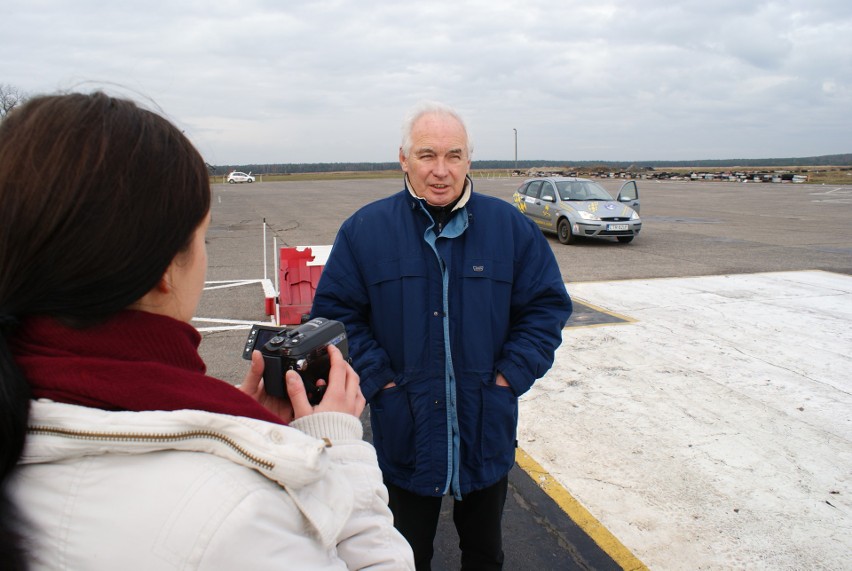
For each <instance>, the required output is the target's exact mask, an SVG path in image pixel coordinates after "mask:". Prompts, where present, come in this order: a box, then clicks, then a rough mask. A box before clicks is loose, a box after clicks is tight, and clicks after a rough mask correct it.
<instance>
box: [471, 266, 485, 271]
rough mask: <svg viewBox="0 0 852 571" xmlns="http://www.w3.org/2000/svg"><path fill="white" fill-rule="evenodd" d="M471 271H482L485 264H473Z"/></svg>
mask: <svg viewBox="0 0 852 571" xmlns="http://www.w3.org/2000/svg"><path fill="white" fill-rule="evenodd" d="M473 271H474V272H484V271H485V266H473Z"/></svg>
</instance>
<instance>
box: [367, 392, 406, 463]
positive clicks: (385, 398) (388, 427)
mask: <svg viewBox="0 0 852 571" xmlns="http://www.w3.org/2000/svg"><path fill="white" fill-rule="evenodd" d="M370 417H371V419H372V423H373V444H374V445H375V447H376V450H377V451H378V453H379V454H380V455H381V456H383V457H384V460H385V461H386V462H388V463H390V464H392V465H393V466H395V467H398V468H409V469H411V468H414V458H415V451H414V415H413V414H412V412H411V406H410V405H409V402H408V394H407V393H406V390H405V387H401V386H399V385H397V386H395V387H391V388H389V389H382V390H380V391H379V392H378V393H376V396H375V397H374V398H373V402H372V404H371V405H370Z"/></svg>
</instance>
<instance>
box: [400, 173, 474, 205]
mask: <svg viewBox="0 0 852 571" xmlns="http://www.w3.org/2000/svg"><path fill="white" fill-rule="evenodd" d="M464 179H465V180H464V189H463V190H462V195H461V198H460V199H459V201H458V202H456V205H455V206H454V207H453V212H455V211H456V210H460V209H462V208H464V207H465V205H466V204H467V203H468V201H469V200H470V196H471V194H473V179H472V178H470V175H465V177H464ZM403 182H404V184H405V190H407V191H408V194H409V195H410V196H411V197H412V198H414V199H415V200H416V201H418V202H419V203H421V204H423V206H424V207H425V206H426V200H425V199H424V198H421V197H419V196H417V195H416V194H414V189H413V188H411V185H410V184H409V181H408V174H406V175H405V176H404V177H403Z"/></svg>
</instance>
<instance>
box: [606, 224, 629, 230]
mask: <svg viewBox="0 0 852 571" xmlns="http://www.w3.org/2000/svg"><path fill="white" fill-rule="evenodd" d="M606 229H607V230H627V224H607V225H606Z"/></svg>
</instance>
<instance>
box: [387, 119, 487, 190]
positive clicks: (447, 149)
mask: <svg viewBox="0 0 852 571" xmlns="http://www.w3.org/2000/svg"><path fill="white" fill-rule="evenodd" d="M399 164H400V165H402V170H403V171H405V172H406V173H407V174H408V180H409V182H410V183H411V189H412V190H413V191H414V194H416V195H417V196H419V197H421V198H424V199H426V202H428V203H429V204H432V205H434V206H446V205H447V204H450V203H451V202H453V201H454V200H455V199H457V198H458V197H459V196H461V193H462V191H463V190H464V182H465V176H466V175H467V173H468V171H469V170H470V157H469V156H468V154H467V135H466V133H465V131H464V127H462V125H461V123H459V122H458V121H457V120H456V119H455V118H453V117H451V116H447V115H440V114H426V115H423V116H422V117H420V118H419V119H418V120H417V121H416V122H415V123H414V126H413V128H412V129H411V151H410V152H409V155H408V157H405V156H404V155H403V153H402V149H400V151H399Z"/></svg>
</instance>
